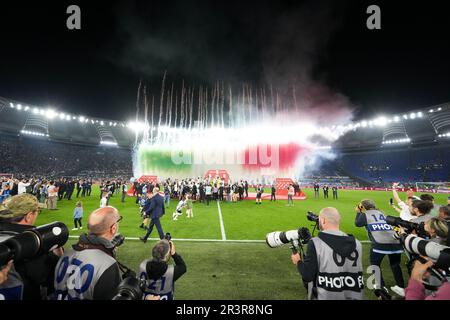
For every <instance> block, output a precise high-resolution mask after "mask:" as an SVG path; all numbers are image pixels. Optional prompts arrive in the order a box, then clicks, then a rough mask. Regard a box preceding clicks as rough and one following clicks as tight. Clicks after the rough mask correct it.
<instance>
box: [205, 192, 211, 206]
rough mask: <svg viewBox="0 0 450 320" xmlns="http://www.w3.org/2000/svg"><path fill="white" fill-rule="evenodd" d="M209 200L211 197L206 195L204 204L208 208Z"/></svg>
mask: <svg viewBox="0 0 450 320" xmlns="http://www.w3.org/2000/svg"><path fill="white" fill-rule="evenodd" d="M209 200H211V195H209V194H208V195H206V204H207V205H208V206H209Z"/></svg>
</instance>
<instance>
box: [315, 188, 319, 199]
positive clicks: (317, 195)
mask: <svg viewBox="0 0 450 320" xmlns="http://www.w3.org/2000/svg"><path fill="white" fill-rule="evenodd" d="M314 198H317V199H319V198H320V193H319V191H317V190H314Z"/></svg>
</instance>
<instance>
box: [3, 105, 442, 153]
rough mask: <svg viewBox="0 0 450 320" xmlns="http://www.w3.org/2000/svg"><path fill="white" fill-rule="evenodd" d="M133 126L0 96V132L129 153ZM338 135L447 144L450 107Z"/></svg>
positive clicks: (350, 139) (347, 142) (351, 142)
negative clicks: (442, 142)
mask: <svg viewBox="0 0 450 320" xmlns="http://www.w3.org/2000/svg"><path fill="white" fill-rule="evenodd" d="M138 127H139V124H136V123H127V122H125V121H117V120H111V119H101V118H93V117H89V116H88V115H75V114H69V113H64V112H62V111H58V110H52V109H50V108H41V107H38V106H34V105H29V104H25V103H21V102H18V101H14V100H11V99H6V98H1V97H0V131H1V132H3V133H9V134H14V135H31V136H33V135H34V136H36V137H41V138H49V139H51V140H54V141H61V142H67V143H76V144H88V145H99V144H107V145H108V144H109V145H116V144H117V145H118V146H120V147H125V148H130V147H132V145H133V143H134V141H135V130H136V129H138ZM130 129H132V130H130ZM341 129H342V128H341ZM337 131H341V132H342V130H337ZM344 131H346V134H344V135H343V136H341V137H340V138H339V139H338V140H337V141H336V142H335V143H334V146H335V147H337V148H340V149H349V150H351V149H361V148H374V147H380V146H383V147H390V146H391V145H402V144H403V145H404V144H423V143H427V144H429V143H430V142H433V143H439V142H440V141H450V103H444V104H441V105H437V106H432V107H429V108H424V109H421V110H412V111H411V112H408V113H405V114H397V115H395V114H394V115H383V116H379V117H378V118H376V119H368V120H363V121H360V122H357V123H351V124H348V125H347V126H345V130H344Z"/></svg>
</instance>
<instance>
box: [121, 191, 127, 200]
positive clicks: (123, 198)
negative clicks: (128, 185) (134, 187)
mask: <svg viewBox="0 0 450 320" xmlns="http://www.w3.org/2000/svg"><path fill="white" fill-rule="evenodd" d="M126 195H127V194H126V193H125V192H122V198H121V199H120V202H125V196H126Z"/></svg>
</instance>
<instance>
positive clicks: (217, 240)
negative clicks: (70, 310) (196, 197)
mask: <svg viewBox="0 0 450 320" xmlns="http://www.w3.org/2000/svg"><path fill="white" fill-rule="evenodd" d="M69 238H71V239H78V236H69ZM125 240H139V238H138V237H125ZM148 240H159V238H148ZM172 240H174V241H189V242H238V243H239V242H241V243H265V242H266V240H221V239H186V238H173V239H172ZM360 242H361V243H370V241H368V240H363V241H360Z"/></svg>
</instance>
